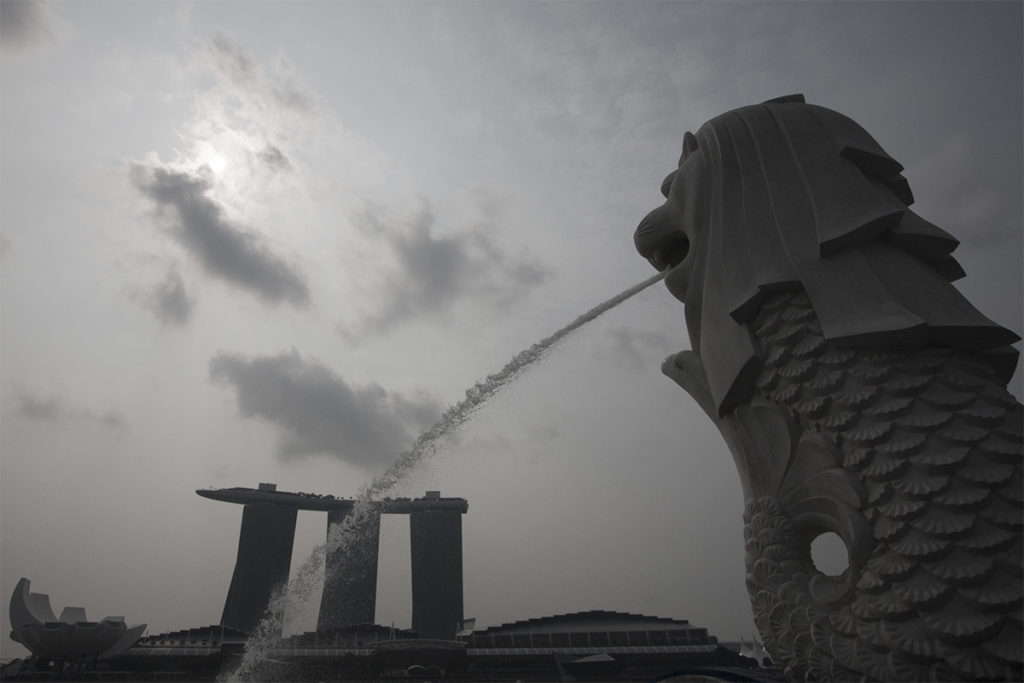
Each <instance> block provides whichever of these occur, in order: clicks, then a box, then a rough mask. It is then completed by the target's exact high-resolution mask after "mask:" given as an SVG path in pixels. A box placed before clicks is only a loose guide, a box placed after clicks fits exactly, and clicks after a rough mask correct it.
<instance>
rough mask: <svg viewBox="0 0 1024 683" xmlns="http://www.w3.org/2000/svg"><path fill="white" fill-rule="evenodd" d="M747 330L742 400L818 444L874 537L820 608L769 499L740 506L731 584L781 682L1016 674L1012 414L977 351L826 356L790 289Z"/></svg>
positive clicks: (781, 513)
mask: <svg viewBox="0 0 1024 683" xmlns="http://www.w3.org/2000/svg"><path fill="white" fill-rule="evenodd" d="M753 332H754V335H755V337H756V338H757V340H758V342H759V343H760V344H761V345H762V352H763V358H764V359H765V363H764V367H763V370H762V371H761V374H760V376H759V377H758V379H757V390H756V398H755V400H762V401H767V402H769V403H772V404H775V405H776V406H778V407H779V408H780V409H781V410H783V412H784V413H786V414H787V415H788V416H790V417H791V418H794V419H795V420H796V422H797V423H798V424H799V428H800V429H802V430H804V431H811V432H818V433H819V434H821V435H823V436H824V437H826V440H827V441H828V442H829V443H830V444H831V445H832V446H833V451H834V453H833V455H834V457H835V458H836V459H837V460H838V461H839V462H838V463H837V464H838V465H841V467H842V468H844V469H845V470H846V471H847V472H849V473H851V474H852V475H853V477H855V478H856V479H857V480H859V481H860V482H861V484H862V489H861V490H862V491H863V493H864V500H863V502H862V503H861V506H860V511H859V514H861V515H863V518H864V519H865V520H866V522H867V524H868V525H869V527H868V528H870V529H871V531H872V536H873V543H874V545H873V549H872V550H871V552H870V556H869V557H868V559H867V561H866V562H863V563H862V564H861V565H860V566H859V567H851V569H850V570H849V572H851V574H848V576H851V577H852V578H851V579H850V580H851V581H852V583H853V585H852V589H851V590H850V591H849V592H848V593H847V594H846V595H844V596H843V598H842V599H840V600H837V601H833V602H831V603H828V604H826V602H825V601H820V600H818V599H816V598H815V595H814V593H813V591H810V590H809V589H808V586H809V583H810V582H811V581H812V579H813V578H814V576H815V575H816V574H817V570H815V569H814V566H813V563H812V562H811V558H810V555H809V549H808V548H809V546H808V541H807V539H806V538H804V537H801V535H800V533H799V531H798V530H797V529H796V528H795V527H794V525H793V524H792V523H791V520H790V517H789V514H788V511H787V509H786V507H785V506H784V504H783V503H782V502H780V499H779V498H778V497H775V496H766V497H761V498H751V499H750V500H749V501H748V503H747V507H746V511H745V514H744V521H745V542H746V553H747V586H748V590H749V592H750V596H751V600H752V603H753V606H754V613H755V614H756V615H759V616H758V617H757V626H758V629H759V630H760V632H761V634H762V637H763V638H764V642H765V645H766V647H767V648H768V650H769V652H771V653H772V654H773V656H774V657H775V660H776V663H777V664H780V665H782V666H784V667H785V668H786V672H787V675H788V676H790V677H791V678H794V679H797V680H876V681H892V680H910V681H925V680H927V681H945V680H968V681H974V680H979V681H984V680H1010V681H1020V680H1024V671H1022V643H1024V630H1022V614H1021V604H1022V588H1024V577H1022V569H1021V559H1022V553H1024V548H1022V547H1021V524H1022V488H1024V485H1022V476H1021V460H1022V447H1021V441H1022V437H1021V418H1022V414H1021V405H1020V404H1019V403H1018V402H1017V401H1016V400H1015V399H1014V398H1013V397H1012V396H1011V395H1010V394H1009V393H1008V392H1007V391H1006V389H1005V388H1004V387H1003V386H1002V384H1001V383H1000V382H999V381H998V380H997V379H996V378H995V377H994V376H993V373H992V368H991V366H990V365H989V364H988V362H987V361H986V360H985V359H984V355H983V354H969V353H964V352H961V351H956V350H952V349H928V350H925V351H919V352H910V353H900V352H890V351H872V350H855V349H843V348H839V347H837V346H835V345H833V344H831V343H830V342H828V341H826V340H825V339H824V338H823V337H822V334H821V328H820V326H819V324H818V321H817V318H816V316H815V313H814V310H813V309H812V307H811V304H810V302H809V300H808V298H807V296H806V294H804V293H803V292H787V293H781V294H775V295H772V296H771V297H770V298H769V299H768V301H767V302H766V303H765V304H764V306H763V307H762V309H761V311H760V312H759V314H758V316H757V319H756V321H755V323H754V325H753ZM844 476H845V475H844Z"/></svg>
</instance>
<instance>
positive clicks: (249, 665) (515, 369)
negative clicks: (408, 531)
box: [223, 273, 665, 682]
mask: <svg viewBox="0 0 1024 683" xmlns="http://www.w3.org/2000/svg"><path fill="white" fill-rule="evenodd" d="M664 277H665V274H664V273H658V274H657V275H655V276H653V277H651V278H648V279H647V280H644V281H643V282H641V283H640V284H638V285H635V286H633V287H630V288H629V289H627V290H626V291H624V292H622V293H621V294H618V295H616V296H613V297H612V298H611V299H608V301H605V302H604V303H602V304H600V305H598V306H595V307H594V308H592V309H590V310H589V311H587V312H586V313H584V314H583V315H581V316H579V317H578V318H576V319H575V320H573V321H572V322H571V323H569V324H568V325H566V326H565V327H563V328H562V329H560V330H558V331H557V332H555V333H554V334H552V335H551V336H549V337H545V338H544V339H541V340H540V341H539V342H537V343H536V344H534V345H532V346H531V347H530V348H528V349H526V350H525V351H521V352H519V353H517V354H516V355H515V356H514V357H513V358H512V360H510V361H509V362H508V363H506V364H505V367H503V368H502V369H501V370H499V371H498V372H496V373H494V374H491V375H488V376H487V379H485V380H483V381H481V382H477V383H476V384H474V385H473V386H472V387H470V388H469V389H467V390H466V398H464V399H463V400H461V401H459V402H458V403H456V404H454V405H452V406H449V407H448V409H447V410H445V411H444V414H442V415H441V417H440V418H439V419H438V420H437V421H436V422H435V423H434V424H432V425H431V426H430V427H429V428H428V429H427V430H426V431H424V432H422V433H421V434H420V435H419V437H417V439H416V442H415V443H414V444H413V446H412V448H410V449H409V450H408V451H406V452H405V453H403V454H402V455H401V456H399V458H398V459H397V460H396V461H395V463H394V464H393V465H392V466H391V467H390V468H388V469H387V471H385V472H383V473H382V474H380V475H378V476H376V477H374V478H373V479H372V480H371V481H370V482H369V483H368V484H366V485H364V486H363V487H362V489H361V490H360V491H359V494H358V496H357V497H356V501H355V504H354V506H353V509H352V513H351V514H349V515H348V516H347V517H345V519H344V520H343V521H342V522H341V523H339V524H334V525H332V526H331V528H330V529H329V533H328V538H327V542H326V543H325V544H323V545H320V546H317V547H316V548H314V549H313V552H312V553H311V554H310V556H309V557H308V558H307V559H306V561H305V562H303V563H302V565H301V566H300V567H299V568H298V570H297V571H296V572H295V578H293V579H292V580H291V581H290V582H289V583H288V584H287V585H286V586H284V587H283V588H282V590H280V591H278V592H277V593H275V595H274V597H273V598H271V601H270V605H268V607H267V611H266V614H265V615H264V617H263V619H262V621H261V622H260V624H259V626H258V627H257V628H256V631H255V632H254V633H253V634H252V635H251V636H250V638H249V641H248V642H247V643H246V648H245V653H244V654H243V656H242V662H241V665H240V666H239V667H238V669H236V670H235V671H234V673H232V674H231V675H230V676H229V677H228V678H226V679H223V680H226V681H230V682H234V681H249V680H267V675H266V672H261V671H260V669H261V665H262V663H263V662H264V661H265V660H266V659H267V658H268V657H272V656H273V655H274V654H275V652H274V645H275V644H276V643H277V641H278V640H279V639H280V634H281V625H282V623H283V621H284V615H285V609H286V608H287V607H288V606H289V605H293V604H302V603H303V602H306V601H308V600H309V599H310V597H311V595H312V593H313V591H314V589H315V588H316V587H317V586H319V585H320V582H319V581H318V578H319V572H320V568H321V567H322V566H323V563H324V558H325V557H326V556H327V554H328V553H331V552H334V551H336V550H339V549H342V548H345V547H346V546H347V545H349V543H350V539H353V538H356V537H357V536H358V535H359V534H360V532H361V526H362V525H363V524H366V523H367V522H369V521H370V520H371V518H372V517H373V515H371V514H370V513H371V512H372V510H373V508H374V506H375V504H376V501H377V500H378V499H379V498H380V497H381V496H383V495H384V494H386V493H388V492H390V491H391V490H392V489H393V488H394V487H395V486H396V485H398V483H399V482H401V481H402V479H404V478H405V476H406V475H407V474H408V473H409V472H410V471H411V470H412V469H413V468H414V467H415V466H416V464H417V463H419V462H420V461H421V460H423V458H424V457H426V456H427V455H429V454H430V453H433V452H434V450H435V449H436V446H437V443H438V442H439V441H440V440H441V439H443V438H445V437H448V436H450V435H452V434H454V433H455V431H456V430H458V429H459V428H460V427H461V426H462V425H463V424H465V423H466V422H467V421H468V420H469V419H470V418H471V417H472V416H473V414H474V413H475V412H476V411H477V409H479V408H480V407H481V406H482V405H483V404H484V403H486V402H487V401H489V400H490V399H491V398H493V397H494V396H496V395H497V394H498V392H500V391H501V390H502V389H504V388H505V387H506V386H508V385H509V384H510V383H512V382H513V381H514V380H515V379H516V378H517V377H519V376H520V375H521V374H522V373H523V372H524V371H525V370H526V369H528V368H529V367H531V366H532V365H534V364H535V363H537V362H538V361H539V360H541V359H542V358H543V357H544V356H545V354H546V353H547V352H548V351H550V350H551V349H552V348H554V347H555V346H556V345H557V344H558V343H559V342H561V341H563V340H564V339H565V338H566V337H568V336H569V335H570V334H572V333H573V332H575V331H576V330H578V329H579V328H581V327H583V326H584V325H586V324H587V323H589V322H590V321H592V320H594V319H595V318H597V317H598V316H600V315H601V314H602V313H605V312H607V311H609V310H611V309H613V308H615V307H616V306H618V305H619V304H621V303H622V302H623V301H626V300H627V299H629V298H631V297H633V296H635V295H636V294H639V293H640V292H642V291H643V290H645V289H647V288H648V287H650V286H651V285H653V284H654V283H656V282H658V281H660V280H661V279H662V278H664Z"/></svg>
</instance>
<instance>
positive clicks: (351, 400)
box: [210, 350, 441, 468]
mask: <svg viewBox="0 0 1024 683" xmlns="http://www.w3.org/2000/svg"><path fill="white" fill-rule="evenodd" d="M210 379H211V381H213V382H215V383H217V384H220V385H224V386H230V387H232V388H234V389H235V391H236V393H237V396H238V410H239V412H240V413H241V414H242V415H244V416H246V417H261V418H263V419H265V420H267V421H268V422H270V423H272V424H274V425H275V426H277V427H278V428H279V429H280V430H281V432H282V436H281V441H280V444H279V449H278V452H279V454H280V455H281V456H282V457H294V456H303V455H316V454H326V455H333V456H336V457H338V458H340V459H342V460H345V461H348V462H350V463H353V464H356V465H360V466H364V467H371V468H372V467H377V466H381V465H388V464H390V463H391V462H392V461H393V460H394V459H395V457H397V456H398V455H399V454H401V453H402V452H403V451H405V450H406V449H408V448H409V447H410V446H411V445H412V443H413V441H414V439H415V438H416V435H417V434H418V433H419V432H420V431H421V430H422V429H423V428H425V427H427V426H428V425H430V424H431V423H432V422H433V421H434V419H436V417H437V416H438V415H439V414H440V412H441V411H440V407H439V406H438V405H437V403H436V402H435V401H434V400H432V399H430V398H426V397H417V398H413V399H410V398H406V397H404V396H402V395H400V394H394V393H391V394H389V393H388V392H387V391H386V390H385V389H384V388H383V387H381V386H379V385H377V384H368V385H366V386H353V385H351V384H349V383H348V382H346V381H345V380H344V379H343V378H342V377H340V376H339V375H338V374H337V373H335V372H334V371H333V370H331V369H330V368H328V367H326V366H324V365H321V364H320V363H318V362H316V361H305V360H303V359H302V358H301V357H300V356H299V354H298V352H296V351H294V350H293V351H292V352H291V353H281V354H278V355H276V356H258V357H256V358H252V359H248V358H245V357H243V356H240V355H237V354H229V353H219V354H217V355H216V356H214V357H213V358H212V359H211V360H210Z"/></svg>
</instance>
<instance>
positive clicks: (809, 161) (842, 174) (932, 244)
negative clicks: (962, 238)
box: [666, 95, 1019, 414]
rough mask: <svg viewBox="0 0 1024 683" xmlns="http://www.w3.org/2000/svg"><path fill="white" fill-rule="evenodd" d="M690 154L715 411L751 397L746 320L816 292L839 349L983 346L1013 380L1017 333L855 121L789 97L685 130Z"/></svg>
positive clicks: (701, 347)
mask: <svg viewBox="0 0 1024 683" xmlns="http://www.w3.org/2000/svg"><path fill="white" fill-rule="evenodd" d="M694 154H698V155H700V157H701V159H700V160H699V163H700V164H701V166H702V170H701V172H702V173H703V176H704V182H706V183H707V188H706V193H705V195H704V197H703V201H704V202H705V204H704V206H703V211H702V212H703V213H704V216H703V218H704V221H705V227H704V230H705V231H706V234H705V239H706V240H707V241H706V244H705V246H704V249H703V254H701V255H700V256H702V257H703V258H704V259H705V262H704V264H703V268H701V269H700V270H702V271H703V273H702V278H703V281H702V282H700V283H694V285H692V286H699V289H700V296H701V301H700V306H699V309H700V312H699V315H700V319H699V321H693V322H696V323H697V324H696V325H693V324H691V325H689V327H690V334H691V339H692V340H693V342H694V343H693V348H694V350H695V351H698V353H699V355H700V356H701V358H702V359H703V362H704V366H705V368H706V370H707V376H708V379H709V381H710V387H709V388H710V390H711V394H712V398H713V400H714V403H715V406H716V407H717V409H718V412H719V414H724V413H726V412H728V411H729V410H731V409H732V408H733V407H735V406H736V405H738V404H741V403H744V402H746V401H748V400H749V398H750V396H751V393H752V391H753V389H752V381H753V378H754V377H756V375H757V374H758V372H759V371H760V369H761V360H762V359H761V354H760V351H759V349H758V347H757V343H756V341H755V340H754V339H753V338H752V337H751V335H750V333H749V330H748V324H749V323H750V322H751V321H752V319H753V316H754V315H756V313H757V311H758V310H759V308H760V304H761V303H762V301H763V299H764V297H765V296H766V295H767V294H769V293H772V292H777V291H781V290H789V289H798V288H802V289H803V290H804V291H805V292H806V293H807V296H808V297H809V299H810V301H811V303H812V305H813V306H814V310H815V312H816V313H817V315H818V317H819V319H820V322H821V326H822V330H823V333H824V336H825V338H826V339H828V340H830V341H833V342H835V343H837V344H839V345H842V346H858V347H862V348H864V347H866V348H888V349H900V350H913V349H920V348H925V347H928V346H944V347H954V348H959V349H962V350H967V351H975V352H980V351H987V352H990V353H991V357H992V358H993V359H994V366H995V367H996V368H997V372H998V373H999V374H1000V375H1001V376H1002V377H1003V378H1004V379H1005V380H1006V381H1008V379H1009V377H1010V375H1011V374H1012V372H1013V369H1014V368H1015V367H1016V362H1017V352H1016V351H1015V350H1014V349H1012V348H1010V347H1008V344H1011V343H1013V342H1014V341H1016V340H1017V339H1019V337H1018V336H1017V335H1016V334H1015V333H1013V332H1012V331H1010V330H1007V329H1005V328H1003V327H1001V326H999V325H997V324H995V323H994V322H992V321H991V320H989V319H988V318H986V317H985V316H984V315H982V314H981V313H980V312H979V311H978V310H977V309H976V308H975V307H974V306H973V305H971V303H970V302H969V301H967V300H966V299H965V298H964V297H963V296H962V295H961V294H960V293H959V292H958V291H957V290H956V289H955V288H954V287H953V286H952V285H951V284H950V282H951V281H953V280H956V279H958V278H960V277H962V276H963V275H964V272H963V270H962V269H961V267H960V265H959V264H958V263H957V262H956V260H955V259H954V258H953V257H952V256H951V253H952V252H953V250H954V249H955V248H956V247H957V245H958V241H957V240H956V239H955V238H954V237H953V236H951V235H950V234H949V233H947V232H946V231H945V230H943V229H941V228H939V227H937V226H935V225H933V224H932V223H930V222H928V221H926V220H925V219H923V218H921V217H920V216H918V215H917V214H915V213H914V212H913V211H911V210H910V209H909V208H908V207H909V205H910V204H912V203H913V201H914V199H913V195H912V194H911V191H910V187H909V185H908V183H907V181H906V179H905V178H904V177H903V176H902V175H901V171H902V170H903V167H902V165H900V164H899V163H898V162H897V161H896V160H894V159H893V158H892V157H890V156H889V155H888V154H887V153H886V152H885V151H884V150H883V149H882V148H881V146H880V145H879V144H878V143H877V142H876V141H875V140H874V139H873V138H872V137H871V135H869V134H868V133H867V131H865V130H864V129H863V128H861V127H860V126H859V125H858V124H857V123H855V122H854V121H852V120H851V119H849V118H847V117H846V116H843V115H842V114H839V113H837V112H835V111H832V110H829V109H826V108H824V107H820V106H816V105H812V104H806V103H805V102H804V98H803V96H802V95H793V96H788V97H783V98H779V99H776V100H769V101H768V102H765V103H763V104H760V105H754V106H749V107H743V108H740V109H735V110H733V111H730V112H727V113H725V114H722V115H721V116H718V117H715V118H713V119H711V120H710V121H709V122H708V123H706V124H705V125H704V126H702V127H701V128H700V129H699V130H698V132H697V134H696V136H693V135H691V134H689V133H687V135H686V142H685V143H684V150H683V157H682V159H681V161H680V165H682V164H683V163H685V162H686V161H687V160H688V159H689V157H690V156H691V155H694ZM674 176H675V173H673V175H670V176H669V177H668V178H667V179H666V184H667V185H671V183H672V181H673V180H674ZM687 303H688V308H689V303H690V302H689V300H688V302H687ZM688 317H689V314H688Z"/></svg>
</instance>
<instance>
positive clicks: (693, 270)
mask: <svg viewBox="0 0 1024 683" xmlns="http://www.w3.org/2000/svg"><path fill="white" fill-rule="evenodd" d="M901 171H902V166H901V165H900V164H899V163H898V162H896V161H895V160H894V159H892V158H891V157H890V156H889V155H888V154H886V152H885V151H884V150H883V149H882V148H881V146H880V145H879V144H878V143H877V142H875V140H874V139H873V138H872V137H871V136H870V135H869V134H868V133H867V132H866V131H865V130H864V129H863V128H861V127H860V126H859V125H857V124H856V123H854V122H853V121H852V120H850V119H849V118H847V117H845V116H843V115H841V114H839V113H837V112H834V111H831V110H828V109H825V108H823V107H820V106H815V105H811V104H806V103H805V102H804V99H803V97H802V96H799V95H794V96H788V97H784V98H779V99H777V100H772V101H769V102H766V103H763V104H760V105H754V106H749V107H743V108H740V109H736V110H733V111H730V112H727V113H725V114H723V115H721V116H718V117H716V118H714V119H712V120H711V121H709V122H708V123H706V124H705V125H704V126H702V127H701V128H700V130H698V132H697V134H696V135H693V134H691V133H687V134H686V135H685V137H684V143H683V155H682V158H681V159H680V163H679V167H678V169H677V170H676V171H673V172H672V174H670V175H669V177H668V178H666V180H665V182H664V183H663V186H662V190H663V193H664V194H665V195H666V202H665V204H664V205H662V206H661V207H658V208H657V209H655V210H654V211H652V212H651V213H650V214H648V215H647V216H646V217H645V218H644V219H643V221H642V222H641V223H640V226H639V227H638V228H637V230H636V233H635V236H634V238H635V243H636V247H637V249H638V251H639V252H640V254H641V255H642V256H644V257H645V258H647V259H648V260H649V261H650V262H651V263H652V264H653V265H654V266H655V267H656V268H658V269H659V270H667V275H666V278H665V282H666V286H667V287H668V289H669V291H671V292H672V294H673V295H674V296H675V297H676V298H678V299H679V300H681V301H682V302H683V303H684V304H685V317H686V323H687V329H688V332H689V336H690V342H691V348H692V349H693V350H691V351H683V352H680V353H678V354H676V355H674V356H672V357H670V358H668V359H667V360H666V361H665V363H664V365H663V366H662V369H663V372H664V373H665V374H666V375H667V376H669V377H670V378H672V379H673V380H674V381H676V382H677V383H678V384H679V385H680V386H682V387H683V388H684V389H685V390H686V391H687V392H689V393H690V394H691V395H692V396H693V398H694V399H695V400H696V401H697V402H698V404H699V405H700V406H701V408H702V409H703V410H704V411H705V412H706V413H707V414H708V416H709V417H710V418H711V419H712V420H713V421H714V422H715V423H716V425H717V426H718V428H719V430H720V431H721V433H722V435H723V437H724V438H725V440H726V442H727V443H728V445H729V448H730V450H731V452H732V455H733V458H734V460H735V462H736V467H737V470H738V471H739V474H740V479H741V482H742V485H743V491H744V497H745V499H746V511H745V516H744V519H745V524H746V526H745V541H746V543H745V547H746V555H747V560H746V561H747V586H748V590H749V592H750V597H751V602H752V606H753V609H754V614H755V620H756V622H757V626H758V629H759V630H760V632H761V636H762V638H763V639H764V643H765V645H766V647H767V649H768V650H769V652H771V653H772V656H773V657H774V658H775V661H776V663H777V664H780V665H781V666H783V667H785V669H786V672H787V675H788V676H790V677H792V678H795V679H801V680H804V679H808V680H850V679H858V678H861V677H866V678H867V679H870V680H915V681H916V680H976V679H984V680H1021V679H1024V671H1022V642H1024V632H1022V624H1021V620H1022V616H1021V602H1022V595H1024V584H1022V578H1021V577H1022V570H1021V556H1022V552H1024V551H1022V545H1021V543H1022V541H1021V525H1022V519H1021V518H1022V503H1021V501H1022V475H1021V459H1022V447H1021V441H1022V437H1021V415H1022V413H1021V405H1020V403H1018V402H1017V401H1016V400H1015V399H1014V398H1013V397H1012V396H1011V395H1010V394H1009V393H1008V392H1007V391H1006V383H1007V381H1008V380H1009V377H1010V376H1011V375H1012V373H1013V370H1014V368H1015V367H1016V363H1017V356H1018V353H1017V351H1016V350H1015V349H1013V348H1012V347H1010V346H1009V344H1012V343H1013V342H1015V341H1017V340H1018V339H1019V337H1018V336H1017V335H1016V334H1014V333H1013V332H1011V331H1010V330H1007V329H1005V328H1003V327H1001V326H999V325H997V324H996V323H994V322H992V321H990V320H988V319H987V318H986V317H985V316H983V315H982V314H981V313H979V312H978V311H977V310H976V309H975V308H974V307H973V306H972V305H971V304H970V302H968V301H967V300H966V299H964V297H963V296H961V295H960V294H959V292H958V291H957V290H956V289H955V288H954V287H953V286H952V285H951V284H950V281H951V280H955V279H957V278H958V277H961V276H962V275H963V270H962V269H961V268H960V266H959V264H957V263H956V261H955V259H954V258H953V257H952V255H951V254H952V252H953V250H954V249H955V248H956V246H957V240H956V239H955V238H953V237H952V236H951V235H949V234H948V233H947V232H946V231H944V230H943V229H941V228H939V227H938V226H936V225H933V224H932V223H930V222H928V221H926V220H925V219H923V218H921V217H920V216H918V215H917V214H915V213H913V212H912V211H910V209H909V208H908V206H909V205H910V204H911V203H912V202H913V196H912V194H911V191H910V187H909V184H908V183H907V181H906V179H905V178H904V177H903V176H902V175H901ZM825 532H834V533H836V534H837V535H838V536H839V537H840V538H841V539H842V540H843V542H844V543H845V545H846V548H847V551H848V556H849V568H848V569H847V570H846V571H845V572H844V573H843V574H842V575H840V576H826V575H824V574H822V573H821V572H819V571H818V570H817V569H816V568H815V567H814V564H813V562H812V561H811V557H810V544H811V542H812V541H813V540H814V539H815V538H816V537H817V536H819V535H821V534H822V533H825Z"/></svg>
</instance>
